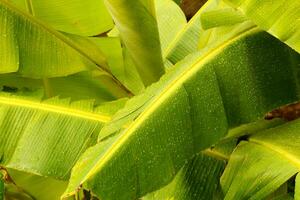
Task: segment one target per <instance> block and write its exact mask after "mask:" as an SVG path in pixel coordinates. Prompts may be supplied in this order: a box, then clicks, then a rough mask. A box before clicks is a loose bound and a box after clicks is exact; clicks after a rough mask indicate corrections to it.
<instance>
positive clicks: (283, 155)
mask: <svg viewBox="0 0 300 200" xmlns="http://www.w3.org/2000/svg"><path fill="white" fill-rule="evenodd" d="M299 127H300V121H299V120H296V121H293V122H290V123H286V124H284V125H281V126H278V127H275V128H271V129H268V130H265V131H262V132H259V133H257V134H255V135H252V136H251V137H250V138H249V139H248V141H247V142H246V141H243V142H241V143H240V144H239V145H238V147H237V149H236V150H235V151H234V153H233V154H232V155H231V157H230V160H229V163H228V166H227V167H226V169H225V172H224V174H223V176H222V179H221V183H222V187H223V191H224V194H225V199H264V198H265V197H267V196H268V195H269V194H270V193H271V192H273V191H275V190H276V189H277V188H279V186H281V185H282V184H283V183H285V182H286V181H287V180H288V179H289V178H291V177H292V176H294V175H295V174H296V173H297V172H299V171H300V161H299V160H300V145H299V142H300V137H299ZM296 192H297V191H296ZM296 194H297V193H296Z"/></svg>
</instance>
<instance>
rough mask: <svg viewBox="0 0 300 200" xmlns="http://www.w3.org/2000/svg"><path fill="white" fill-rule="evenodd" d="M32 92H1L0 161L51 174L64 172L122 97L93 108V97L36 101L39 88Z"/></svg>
mask: <svg viewBox="0 0 300 200" xmlns="http://www.w3.org/2000/svg"><path fill="white" fill-rule="evenodd" d="M31 94H32V93H31V92H27V91H24V92H23V93H22V94H19V93H16V94H10V93H1V96H0V109H1V116H0V127H1V132H0V136H1V137H0V138H1V139H0V140H1V142H0V157H1V165H2V166H5V167H6V168H11V169H16V170H19V171H23V172H28V173H33V174H37V175H42V176H50V177H53V178H56V179H67V178H68V177H69V174H70V170H71V168H72V166H73V165H74V164H75V162H76V160H77V159H78V157H79V156H80V154H81V153H82V152H84V150H85V149H86V148H87V147H89V146H90V145H92V144H94V143H95V140H96V137H97V135H98V133H99V131H100V129H101V128H102V127H103V125H104V123H106V122H107V121H108V120H109V119H110V115H111V114H112V113H113V112H115V111H116V110H117V109H118V108H120V106H122V105H123V103H124V100H120V101H118V102H116V103H108V104H104V105H101V106H100V107H97V108H94V106H93V102H92V101H87V100H85V101H77V102H70V100H69V99H59V98H52V99H49V100H46V101H41V99H40V94H39V93H37V94H38V95H35V93H33V94H34V95H31Z"/></svg>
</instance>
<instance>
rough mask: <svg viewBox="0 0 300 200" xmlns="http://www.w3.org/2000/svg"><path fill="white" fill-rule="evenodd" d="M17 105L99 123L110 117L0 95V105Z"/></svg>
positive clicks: (108, 119)
mask: <svg viewBox="0 0 300 200" xmlns="http://www.w3.org/2000/svg"><path fill="white" fill-rule="evenodd" d="M1 104H2V105H10V106H18V107H23V108H31V109H34V110H41V111H47V112H51V113H57V114H63V115H68V116H73V117H78V118H82V119H88V120H93V121H98V122H101V123H107V122H109V121H110V117H109V116H106V115H102V114H98V113H91V112H86V111H82V110H78V109H72V108H66V107H62V106H55V105H51V104H47V103H41V102H33V101H29V100H23V99H16V98H12V97H11V96H9V97H0V105H1Z"/></svg>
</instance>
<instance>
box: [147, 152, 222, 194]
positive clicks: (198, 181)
mask: <svg viewBox="0 0 300 200" xmlns="http://www.w3.org/2000/svg"><path fill="white" fill-rule="evenodd" d="M224 168H225V161H222V160H218V159H216V158H213V157H210V156H207V155H205V154H203V153H201V154H199V155H197V156H195V157H194V158H193V159H192V160H190V161H189V162H188V163H187V164H185V165H184V167H183V168H182V169H181V170H180V171H179V172H178V173H177V174H176V176H175V178H174V180H172V182H171V183H170V184H169V185H167V186H165V187H164V188H162V189H160V190H159V191H155V192H153V193H150V194H148V195H146V196H145V197H143V198H142V200H157V199H172V200H181V199H185V200H189V199H190V200H194V199H198V200H207V199H214V196H215V195H216V194H217V189H218V186H219V179H220V177H221V174H222V172H223V170H224Z"/></svg>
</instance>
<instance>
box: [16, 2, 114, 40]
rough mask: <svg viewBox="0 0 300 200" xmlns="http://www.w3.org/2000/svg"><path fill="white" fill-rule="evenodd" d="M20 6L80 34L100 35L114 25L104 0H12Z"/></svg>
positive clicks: (38, 16)
mask: <svg viewBox="0 0 300 200" xmlns="http://www.w3.org/2000/svg"><path fill="white" fill-rule="evenodd" d="M11 2H13V3H14V4H16V5H17V6H18V7H19V8H22V9H24V10H25V11H29V12H30V13H31V14H33V15H34V16H35V17H37V18H39V19H40V20H42V21H44V22H46V23H48V24H50V25H52V26H53V27H54V28H55V29H56V30H60V31H64V32H67V33H73V34H78V35H85V36H88V35H98V34H100V33H103V32H105V31H108V30H109V29H111V28H112V27H113V21H112V19H111V17H110V15H109V13H108V12H107V10H106V7H105V6H104V3H103V0H99V1H98V0H87V1H81V0H64V1H60V0H51V1H40V0H11Z"/></svg>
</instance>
